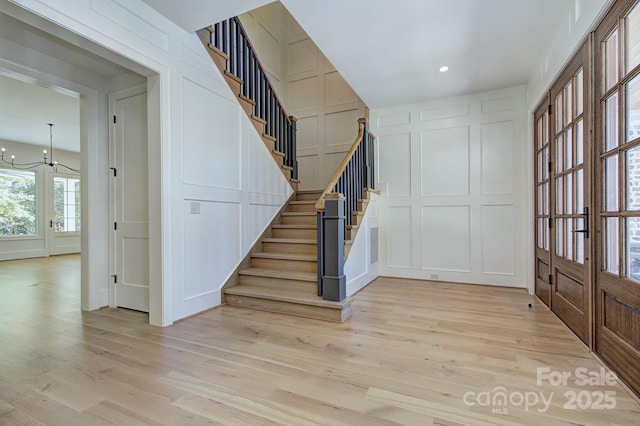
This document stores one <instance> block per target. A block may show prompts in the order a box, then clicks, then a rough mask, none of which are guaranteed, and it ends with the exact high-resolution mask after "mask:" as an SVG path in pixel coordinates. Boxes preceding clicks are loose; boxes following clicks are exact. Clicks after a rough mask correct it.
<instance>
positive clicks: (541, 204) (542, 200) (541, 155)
mask: <svg viewBox="0 0 640 426" xmlns="http://www.w3.org/2000/svg"><path fill="white" fill-rule="evenodd" d="M549 111H550V108H549V97H548V96H547V97H546V98H545V99H544V100H543V101H542V103H541V104H540V106H539V107H538V109H537V110H536V113H535V115H534V126H535V127H534V141H535V157H534V158H535V160H534V161H535V182H536V183H535V194H536V195H535V205H536V206H535V212H536V214H535V218H536V219H535V220H536V223H535V241H536V248H535V255H536V258H535V267H536V285H535V291H536V295H537V296H538V297H539V298H540V300H542V301H543V302H544V303H545V304H546V305H547V306H549V307H550V306H551V281H552V277H551V234H550V224H551V214H550V212H551V184H550V172H551V170H550V164H551V157H550V155H551V143H550V140H551V138H550V127H549V124H550V122H549Z"/></svg>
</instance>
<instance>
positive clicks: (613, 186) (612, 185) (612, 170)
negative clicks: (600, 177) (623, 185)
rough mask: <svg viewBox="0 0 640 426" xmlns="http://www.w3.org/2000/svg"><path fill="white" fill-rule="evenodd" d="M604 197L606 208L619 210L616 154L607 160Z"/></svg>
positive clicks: (607, 209)
mask: <svg viewBox="0 0 640 426" xmlns="http://www.w3.org/2000/svg"><path fill="white" fill-rule="evenodd" d="M604 169H605V178H604V180H605V182H604V192H605V193H604V199H605V210H606V211H608V212H615V211H618V206H619V203H618V156H617V155H614V156H612V157H609V158H607V159H606V160H605V163H604Z"/></svg>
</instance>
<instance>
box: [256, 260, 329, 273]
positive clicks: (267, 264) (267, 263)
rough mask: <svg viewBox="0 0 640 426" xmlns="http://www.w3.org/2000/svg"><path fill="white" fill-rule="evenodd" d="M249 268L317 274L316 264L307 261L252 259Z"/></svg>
mask: <svg viewBox="0 0 640 426" xmlns="http://www.w3.org/2000/svg"><path fill="white" fill-rule="evenodd" d="M251 266H253V267H254V268H261V269H275V270H278V271H299V272H313V273H316V272H318V263H317V262H315V261H313V262H312V261H307V260H289V259H265V258H259V257H254V258H253V259H251Z"/></svg>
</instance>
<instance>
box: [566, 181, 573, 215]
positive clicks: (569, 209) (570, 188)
mask: <svg viewBox="0 0 640 426" xmlns="http://www.w3.org/2000/svg"><path fill="white" fill-rule="evenodd" d="M572 178H573V175H572V174H571V173H569V174H568V175H566V176H565V177H564V180H565V183H564V188H565V191H567V196H566V197H565V198H564V199H565V202H566V203H567V205H566V208H565V211H566V212H567V214H573V179H572Z"/></svg>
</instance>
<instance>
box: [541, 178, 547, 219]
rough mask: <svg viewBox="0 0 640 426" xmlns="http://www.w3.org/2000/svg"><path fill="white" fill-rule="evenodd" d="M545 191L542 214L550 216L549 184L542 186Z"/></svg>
mask: <svg viewBox="0 0 640 426" xmlns="http://www.w3.org/2000/svg"><path fill="white" fill-rule="evenodd" d="M542 187H543V188H544V189H543V191H544V195H543V197H544V199H543V200H542V205H543V207H544V208H543V211H542V214H545V215H548V214H549V182H547V183H545V184H544V185H543V186H542Z"/></svg>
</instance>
